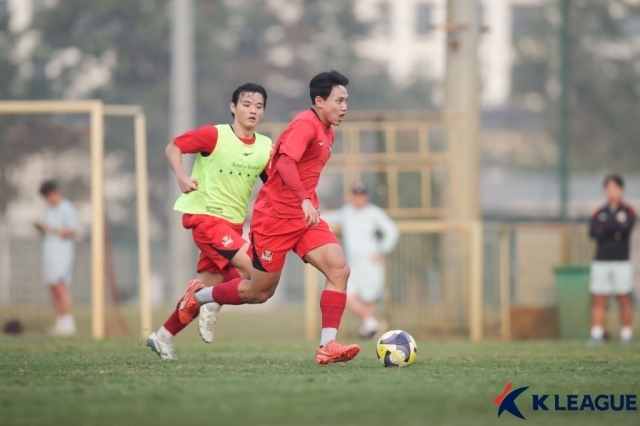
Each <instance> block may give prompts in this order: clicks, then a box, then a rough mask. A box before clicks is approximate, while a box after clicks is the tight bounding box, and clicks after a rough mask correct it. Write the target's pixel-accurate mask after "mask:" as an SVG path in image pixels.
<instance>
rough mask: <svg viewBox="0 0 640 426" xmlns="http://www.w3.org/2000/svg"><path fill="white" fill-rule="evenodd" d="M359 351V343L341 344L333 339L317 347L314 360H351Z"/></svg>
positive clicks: (322, 362)
mask: <svg viewBox="0 0 640 426" xmlns="http://www.w3.org/2000/svg"><path fill="white" fill-rule="evenodd" d="M358 353H360V345H341V344H340V343H338V342H336V341H335V340H332V341H330V342H329V343H327V344H326V345H324V346H322V347H320V348H318V352H316V361H317V362H318V364H331V363H334V362H347V361H351V360H352V359H354V358H355V357H356V355H358Z"/></svg>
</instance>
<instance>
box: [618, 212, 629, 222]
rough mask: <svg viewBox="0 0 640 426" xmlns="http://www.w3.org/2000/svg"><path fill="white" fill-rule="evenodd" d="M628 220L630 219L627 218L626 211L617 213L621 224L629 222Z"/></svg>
mask: <svg viewBox="0 0 640 426" xmlns="http://www.w3.org/2000/svg"><path fill="white" fill-rule="evenodd" d="M627 219H629V218H628V217H627V212H626V211H624V210H620V211H619V212H618V213H616V220H617V221H618V222H620V223H625V222H626V221H627Z"/></svg>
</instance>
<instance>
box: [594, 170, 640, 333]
mask: <svg viewBox="0 0 640 426" xmlns="http://www.w3.org/2000/svg"><path fill="white" fill-rule="evenodd" d="M604 192H605V195H606V197H607V204H606V205H605V206H603V207H602V208H600V209H598V210H597V211H596V212H595V213H594V214H593V216H592V217H591V223H590V225H589V234H590V235H591V237H592V238H595V240H596V242H597V250H596V258H595V260H594V262H593V263H592V264H591V282H590V285H589V291H590V292H591V294H592V295H593V305H592V308H591V343H592V344H600V343H602V341H603V337H604V317H605V311H606V307H607V301H608V299H609V297H610V296H616V298H617V299H618V304H619V306H620V319H621V322H622V328H621V330H620V342H621V343H622V344H628V343H630V342H631V338H632V336H633V331H632V328H631V317H632V307H631V292H632V290H633V266H632V264H631V262H630V261H629V241H630V237H631V231H632V229H633V225H634V224H635V222H636V213H635V210H634V209H633V208H632V207H631V206H629V205H628V204H625V203H624V202H623V201H622V194H623V192H624V181H623V180H622V177H621V176H619V175H616V174H613V175H609V176H607V177H606V178H605V180H604Z"/></svg>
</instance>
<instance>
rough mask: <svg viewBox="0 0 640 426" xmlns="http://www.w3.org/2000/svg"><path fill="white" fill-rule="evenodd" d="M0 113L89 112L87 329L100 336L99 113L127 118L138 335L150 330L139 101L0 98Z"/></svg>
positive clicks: (101, 126)
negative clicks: (131, 125) (132, 175)
mask: <svg viewBox="0 0 640 426" xmlns="http://www.w3.org/2000/svg"><path fill="white" fill-rule="evenodd" d="M0 114H4V115H19V114H24V115H27V114H88V115H89V130H90V152H91V216H92V220H91V334H92V336H93V338H94V339H96V340H100V339H103V338H104V337H105V326H106V324H105V265H104V263H105V262H104V260H105V214H104V213H105V210H104V118H105V117H106V116H114V117H132V118H133V120H134V134H135V135H134V136H135V167H136V186H137V188H136V198H137V200H136V201H137V220H138V267H139V291H140V294H139V298H140V335H141V336H142V337H143V338H144V337H146V335H147V334H148V333H149V331H150V330H151V299H150V290H149V274H150V253H149V198H148V184H147V136H146V117H145V114H144V111H143V109H142V107H140V106H138V105H105V104H104V103H103V102H102V101H101V100H83V101H0Z"/></svg>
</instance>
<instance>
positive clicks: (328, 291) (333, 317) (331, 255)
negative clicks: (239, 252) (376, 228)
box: [295, 221, 360, 364]
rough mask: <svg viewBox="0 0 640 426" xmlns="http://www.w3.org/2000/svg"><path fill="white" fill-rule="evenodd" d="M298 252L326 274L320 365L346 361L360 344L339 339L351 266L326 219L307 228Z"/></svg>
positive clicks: (323, 295) (317, 357)
mask: <svg viewBox="0 0 640 426" xmlns="http://www.w3.org/2000/svg"><path fill="white" fill-rule="evenodd" d="M295 252H296V254H298V256H300V257H301V258H302V259H303V260H304V261H305V262H308V263H310V264H311V265H313V266H314V267H315V268H316V269H318V270H319V271H320V272H322V273H323V274H324V276H325V277H326V282H325V286H324V291H323V292H322V295H321V296H320V312H321V314H322V331H321V337H320V347H319V348H318V352H317V354H316V361H317V362H318V363H319V364H330V363H333V362H345V361H349V360H351V359H353V358H354V357H355V356H356V355H357V354H358V353H359V352H360V346H358V345H341V344H339V343H337V342H336V336H337V334H338V329H339V328H340V321H341V320H342V315H343V314H344V309H345V306H346V303H347V293H346V291H347V280H348V279H349V274H350V269H349V266H348V265H347V262H346V260H345V256H344V252H343V251H342V247H341V246H340V244H339V242H338V239H337V238H336V236H335V234H334V233H333V232H332V231H331V229H329V226H327V224H326V223H325V222H324V221H320V224H319V225H318V226H317V227H316V228H308V229H307V230H306V232H305V233H304V234H303V235H302V237H301V238H300V241H299V242H298V244H296V247H295Z"/></svg>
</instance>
